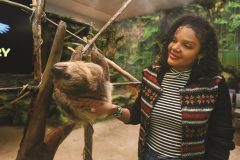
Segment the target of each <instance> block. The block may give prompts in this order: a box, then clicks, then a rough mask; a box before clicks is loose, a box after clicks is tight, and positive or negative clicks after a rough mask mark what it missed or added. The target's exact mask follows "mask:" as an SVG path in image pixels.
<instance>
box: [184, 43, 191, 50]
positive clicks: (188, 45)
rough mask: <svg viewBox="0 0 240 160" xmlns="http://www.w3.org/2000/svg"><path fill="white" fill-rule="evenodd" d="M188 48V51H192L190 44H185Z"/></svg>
mask: <svg viewBox="0 0 240 160" xmlns="http://www.w3.org/2000/svg"><path fill="white" fill-rule="evenodd" d="M184 46H185V47H186V48H188V49H191V48H192V46H191V45H190V44H185V45H184Z"/></svg>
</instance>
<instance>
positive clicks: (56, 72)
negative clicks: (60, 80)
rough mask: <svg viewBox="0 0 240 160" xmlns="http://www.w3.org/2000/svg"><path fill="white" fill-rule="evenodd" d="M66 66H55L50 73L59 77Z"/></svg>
mask: <svg viewBox="0 0 240 160" xmlns="http://www.w3.org/2000/svg"><path fill="white" fill-rule="evenodd" d="M66 67H67V66H65V65H61V64H58V63H57V64H55V65H54V66H53V68H52V69H51V72H52V73H53V74H54V75H61V74H62V73H63V72H64V70H65V69H66Z"/></svg>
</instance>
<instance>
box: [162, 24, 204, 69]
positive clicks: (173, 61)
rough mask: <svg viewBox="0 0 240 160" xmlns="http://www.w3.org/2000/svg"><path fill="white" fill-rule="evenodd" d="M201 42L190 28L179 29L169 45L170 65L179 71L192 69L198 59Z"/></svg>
mask: <svg viewBox="0 0 240 160" xmlns="http://www.w3.org/2000/svg"><path fill="white" fill-rule="evenodd" d="M199 51H200V42H199V40H198V38H197V37H196V35H195V32H194V31H193V30H192V29H191V28H190V27H189V26H181V27H179V28H178V29H177V30H176V32H175V34H174V36H173V40H172V41H171V42H170V43H169V45H168V59H167V62H168V64H169V65H170V66H171V67H173V68H174V69H176V70H178V71H184V70H189V69H191V67H192V65H193V63H194V61H195V60H196V59H197V58H198V56H199V54H200V53H199Z"/></svg>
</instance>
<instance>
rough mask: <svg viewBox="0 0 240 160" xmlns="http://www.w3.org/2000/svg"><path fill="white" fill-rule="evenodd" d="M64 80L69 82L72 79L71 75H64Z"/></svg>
mask: <svg viewBox="0 0 240 160" xmlns="http://www.w3.org/2000/svg"><path fill="white" fill-rule="evenodd" d="M63 78H64V79H65V80H69V79H70V78H71V76H70V75H69V74H66V73H65V74H64V75H63Z"/></svg>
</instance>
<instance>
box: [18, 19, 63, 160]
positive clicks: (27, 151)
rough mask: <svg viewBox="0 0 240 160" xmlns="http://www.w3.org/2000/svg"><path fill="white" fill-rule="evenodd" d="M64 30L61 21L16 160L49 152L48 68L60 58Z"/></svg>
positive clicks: (28, 159)
mask: <svg viewBox="0 0 240 160" xmlns="http://www.w3.org/2000/svg"><path fill="white" fill-rule="evenodd" d="M65 31H66V24H65V23H64V22H62V21H61V22H60V23H59V27H58V30H57V32H56V35H55V38H54V41H53V45H52V49H51V52H50V55H49V58H48V63H47V66H46V68H45V71H44V73H43V78H42V82H41V85H40V88H39V92H38V95H37V98H36V101H35V102H34V106H33V112H32V113H31V114H30V115H29V119H28V125H27V126H26V127H27V128H26V129H25V133H24V136H23V139H22V141H21V144H20V150H19V152H18V156H17V160H32V159H34V160H45V159H47V158H46V157H48V156H49V154H51V153H48V152H47V149H46V145H44V137H45V127H46V119H47V115H48V106H49V104H50V102H51V99H52V91H53V84H52V78H51V74H50V70H51V68H52V66H53V65H54V64H55V63H57V62H58V61H60V59H61V55H62V47H63V42H64V36H65ZM43 153H45V154H43ZM44 156H45V157H44ZM36 157H37V158H36Z"/></svg>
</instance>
